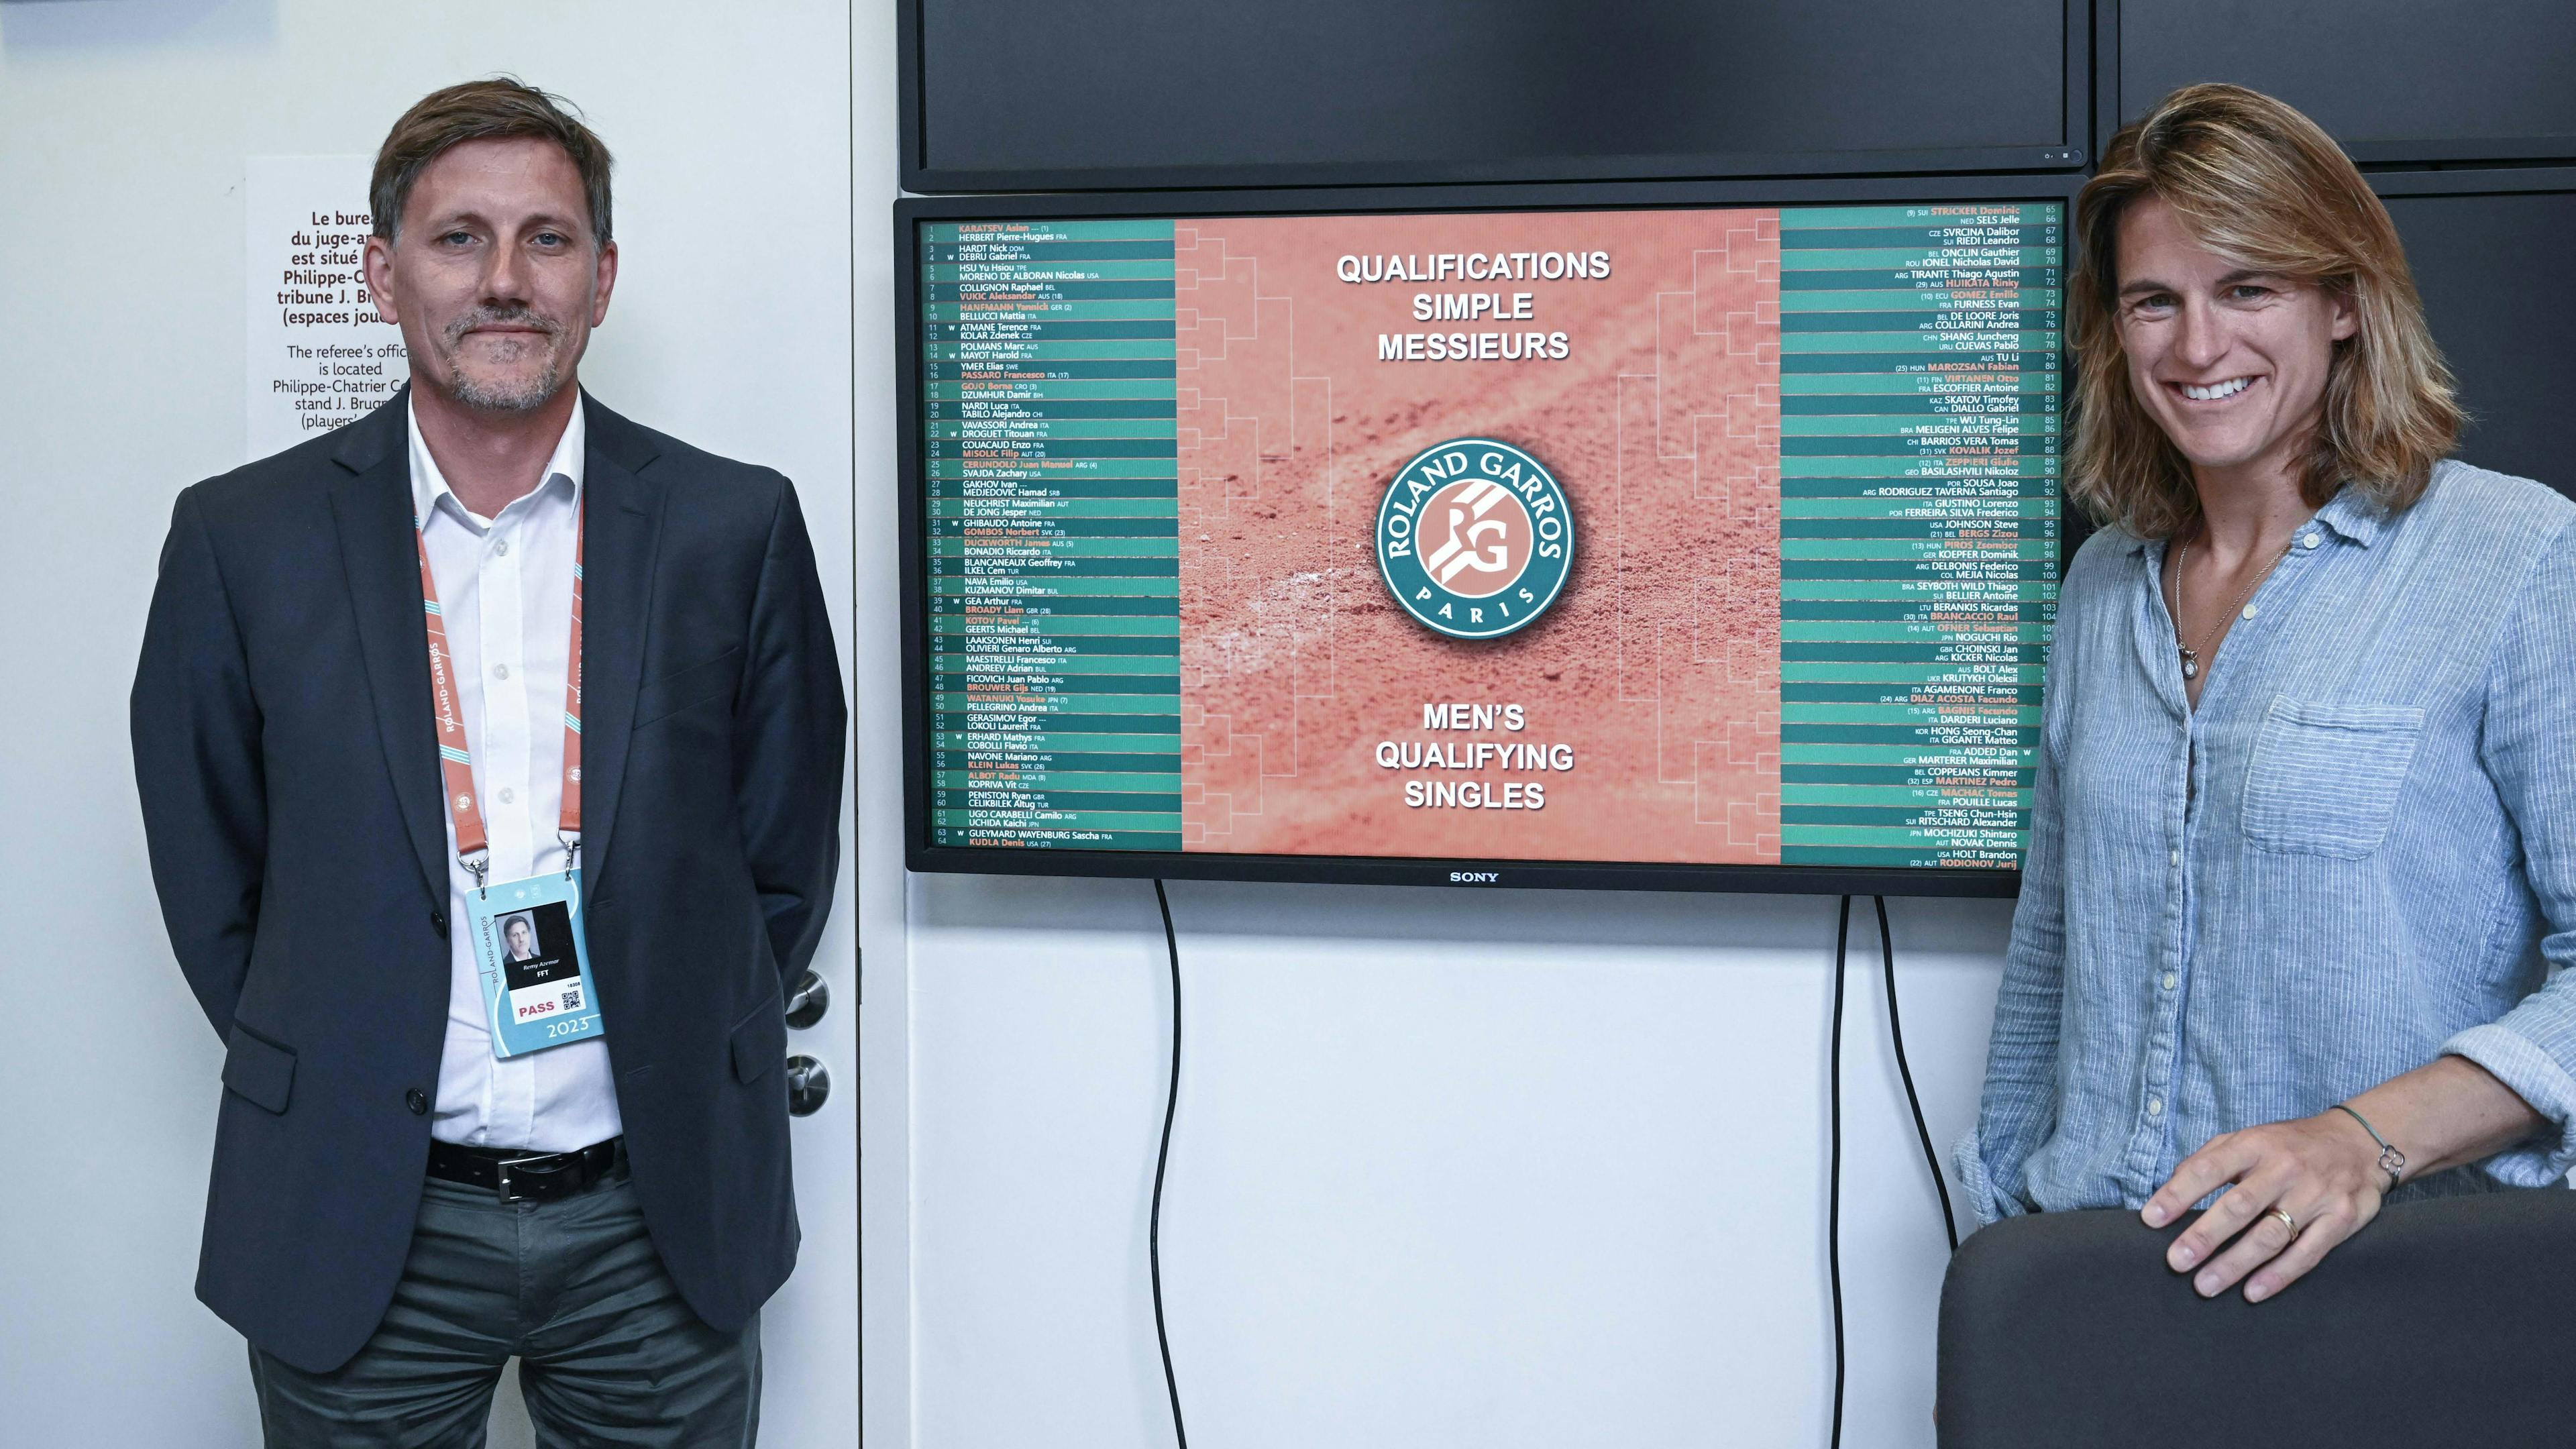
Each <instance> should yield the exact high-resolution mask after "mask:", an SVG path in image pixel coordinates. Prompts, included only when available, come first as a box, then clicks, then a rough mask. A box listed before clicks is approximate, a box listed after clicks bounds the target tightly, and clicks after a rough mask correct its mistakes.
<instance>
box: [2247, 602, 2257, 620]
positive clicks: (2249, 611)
mask: <svg viewBox="0 0 2576 1449" xmlns="http://www.w3.org/2000/svg"><path fill="white" fill-rule="evenodd" d="M2254 609H2255V606H2254V605H2252V604H2247V605H2246V606H2245V617H2246V618H2248V619H2251V618H2253V617H2254Z"/></svg>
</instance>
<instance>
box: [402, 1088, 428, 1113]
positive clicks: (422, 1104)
mask: <svg viewBox="0 0 2576 1449" xmlns="http://www.w3.org/2000/svg"><path fill="white" fill-rule="evenodd" d="M403 1105H404V1106H406V1107H409V1108H410V1109H411V1114H412V1115H413V1116H415V1117H426V1116H428V1115H429V1094H428V1093H427V1092H424V1091H422V1090H421V1089H420V1088H418V1087H414V1088H412V1089H411V1090H410V1091H408V1092H405V1093H403Z"/></svg>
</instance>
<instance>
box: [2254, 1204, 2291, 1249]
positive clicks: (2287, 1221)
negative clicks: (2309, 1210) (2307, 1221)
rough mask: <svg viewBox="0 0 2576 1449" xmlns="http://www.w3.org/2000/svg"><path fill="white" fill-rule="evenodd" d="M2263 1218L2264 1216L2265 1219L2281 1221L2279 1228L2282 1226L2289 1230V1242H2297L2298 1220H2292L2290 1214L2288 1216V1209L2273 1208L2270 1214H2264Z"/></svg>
mask: <svg viewBox="0 0 2576 1449" xmlns="http://www.w3.org/2000/svg"><path fill="white" fill-rule="evenodd" d="M2263 1216H2265V1217H2267V1218H2279V1219H2280V1220H2281V1226H2283V1227H2285V1228H2288V1229H2289V1230H2290V1238H2291V1241H2293V1242H2296V1241H2297V1240H2298V1236H2299V1220H2298V1219H2297V1218H2294V1217H2292V1216H2290V1214H2289V1210H2288V1209H2286V1208H2280V1207H2275V1208H2273V1209H2272V1210H2271V1211H2270V1212H2267V1213H2265V1214H2264V1215H2263Z"/></svg>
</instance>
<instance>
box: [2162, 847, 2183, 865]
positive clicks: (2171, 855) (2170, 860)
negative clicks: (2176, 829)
mask: <svg viewBox="0 0 2576 1449" xmlns="http://www.w3.org/2000/svg"><path fill="white" fill-rule="evenodd" d="M2165 863H2166V864H2168V865H2180V864H2182V852H2181V851H2179V850H2168V851H2166V852H2165Z"/></svg>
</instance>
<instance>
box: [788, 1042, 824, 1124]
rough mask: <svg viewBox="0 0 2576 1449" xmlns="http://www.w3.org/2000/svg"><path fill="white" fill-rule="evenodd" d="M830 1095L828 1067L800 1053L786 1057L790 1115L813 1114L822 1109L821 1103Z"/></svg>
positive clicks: (806, 1115) (805, 1115)
mask: <svg viewBox="0 0 2576 1449" xmlns="http://www.w3.org/2000/svg"><path fill="white" fill-rule="evenodd" d="M831 1095H832V1072H831V1069H830V1068H828V1067H826V1066H824V1065H823V1063H822V1062H821V1061H819V1060H817V1059H815V1058H813V1057H809V1056H805V1055H802V1054H799V1055H796V1056H792V1057H789V1058H788V1059H787V1111H788V1114H789V1115H790V1116H795V1117H811V1116H813V1115H814V1114H815V1113H816V1112H819V1111H821V1110H822V1108H823V1103H824V1102H825V1101H827V1100H828V1099H829V1098H830V1097H831Z"/></svg>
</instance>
